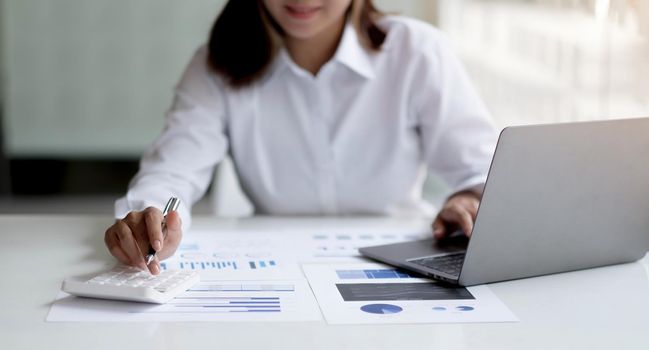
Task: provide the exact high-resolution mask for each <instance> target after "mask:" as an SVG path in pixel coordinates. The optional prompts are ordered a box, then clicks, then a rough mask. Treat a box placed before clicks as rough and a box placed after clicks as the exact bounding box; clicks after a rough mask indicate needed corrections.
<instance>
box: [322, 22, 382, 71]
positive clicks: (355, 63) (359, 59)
mask: <svg viewBox="0 0 649 350" xmlns="http://www.w3.org/2000/svg"><path fill="white" fill-rule="evenodd" d="M332 60H334V61H337V62H340V63H342V64H343V65H345V66H347V67H348V68H349V69H351V70H352V71H354V72H356V73H358V74H359V75H361V76H363V77H365V78H367V79H371V78H373V77H374V66H373V65H372V61H371V59H370V53H369V52H368V50H367V49H366V48H365V47H363V45H362V44H361V42H360V40H359V38H358V34H357V33H356V29H355V28H354V26H352V25H351V24H349V23H348V24H347V25H346V26H345V30H344V32H343V37H342V38H341V39H340V43H339V44H338V49H337V50H336V53H335V54H334V57H333V58H332Z"/></svg>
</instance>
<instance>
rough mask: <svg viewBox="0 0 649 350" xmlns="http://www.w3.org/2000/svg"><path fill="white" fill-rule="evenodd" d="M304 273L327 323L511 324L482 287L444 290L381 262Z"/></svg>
mask: <svg viewBox="0 0 649 350" xmlns="http://www.w3.org/2000/svg"><path fill="white" fill-rule="evenodd" d="M303 270H304V273H305V275H306V277H307V279H308V280H309V284H310V286H311V288H312V289H313V292H314V293H315V296H316V298H317V300H318V304H319V305H320V309H321V310H322V312H323V314H324V316H325V319H326V320H327V322H328V323H329V324H382V323H385V324H390V323H472V322H515V321H517V319H516V317H515V316H514V314H513V313H512V312H511V311H510V310H509V309H508V308H507V307H506V306H505V305H504V304H503V303H502V302H501V301H500V300H499V299H498V298H497V297H496V296H495V295H494V294H493V293H492V292H491V290H489V288H488V287H487V286H484V285H483V286H475V287H467V288H465V287H460V286H448V285H443V284H440V283H437V282H433V281H431V280H428V279H422V278H417V277H414V276H412V275H410V274H408V273H407V272H403V271H400V270H395V269H393V268H391V267H387V266H386V265H381V264H369V263H352V264H327V265H324V264H310V265H304V266H303Z"/></svg>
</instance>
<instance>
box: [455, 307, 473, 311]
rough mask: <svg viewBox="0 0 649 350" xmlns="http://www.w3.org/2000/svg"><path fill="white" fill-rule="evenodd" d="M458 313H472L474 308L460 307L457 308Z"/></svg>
mask: <svg viewBox="0 0 649 350" xmlns="http://www.w3.org/2000/svg"><path fill="white" fill-rule="evenodd" d="M455 309H456V310H458V311H472V310H473V308H472V307H471V306H458V307H456V308H455Z"/></svg>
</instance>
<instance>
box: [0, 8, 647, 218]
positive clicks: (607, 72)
mask: <svg viewBox="0 0 649 350" xmlns="http://www.w3.org/2000/svg"><path fill="white" fill-rule="evenodd" d="M375 2H376V4H377V5H378V7H379V8H380V9H382V10H384V11H386V12H389V13H398V14H404V15H408V16H413V17H417V18H420V19H423V20H425V21H429V22H431V23H433V24H434V25H436V26H438V27H439V28H441V29H442V30H444V31H445V32H447V33H448V35H449V36H450V37H451V38H452V41H453V42H454V43H455V45H456V49H457V52H458V54H459V55H460V57H461V59H462V60H463V61H464V63H465V64H466V67H467V69H468V71H469V73H470V75H471V77H472V78H473V80H474V83H475V84H476V86H477V88H478V89H479V90H480V92H481V93H482V95H483V97H484V99H485V101H486V103H487V105H488V107H489V108H490V110H491V112H492V114H493V116H494V118H495V120H496V122H497V123H498V124H499V126H501V127H502V126H506V125H516V124H530V123H545V122H561V121H576V120H591V119H610V118H629V117H638V116H649V0H407V1H406V0H400V1H395V0H392V1H390V0H377V1H375ZM224 3H225V1H224V0H191V1H176V0H137V1H133V0H56V1H54V0H0V89H1V91H0V107H1V112H0V113H1V114H0V118H1V121H2V123H1V130H0V131H1V134H0V135H1V136H0V141H2V142H1V143H0V145H1V147H2V149H1V151H2V152H0V193H1V195H0V197H1V199H0V213H10V212H11V213H17V212H45V213H47V212H52V213H60V212H70V213H86V212H92V213H105V214H107V215H110V214H111V213H112V202H113V200H114V199H115V198H117V197H118V196H120V195H121V194H122V193H124V191H125V190H126V185H127V182H128V179H129V178H130V177H131V176H132V175H133V174H134V173H135V171H136V170H137V159H138V157H139V155H140V153H141V152H142V150H143V149H144V147H145V146H146V145H147V144H149V143H150V142H151V141H152V140H153V138H154V137H155V136H156V135H157V134H158V133H159V132H160V130H161V128H162V125H163V118H164V113H165V110H166V109H167V108H168V107H169V105H170V103H171V97H172V89H173V86H174V84H175V83H176V81H177V80H178V78H179V77H180V74H181V72H182V70H183V68H184V66H185V64H186V63H187V61H188V59H189V58H190V56H191V55H192V53H193V51H194V50H195V48H196V47H197V46H199V45H200V44H201V43H202V42H204V41H205V39H206V36H207V32H208V30H209V28H210V26H211V24H212V22H213V20H214V18H215V16H216V14H217V13H218V12H219V10H220V9H221V7H222V6H223V4H224ZM227 168H228V167H227V166H226V167H225V169H220V170H219V171H218V174H217V176H216V180H215V183H214V184H213V186H212V189H211V191H212V192H211V194H210V195H209V196H208V197H206V199H205V200H203V201H201V203H200V204H199V205H198V207H197V209H196V211H197V212H199V213H218V214H221V215H239V214H245V213H247V212H249V207H248V206H247V205H246V203H245V200H244V199H242V198H241V197H240V196H239V195H238V191H237V188H236V181H235V178H234V175H233V173H232V172H231V169H230V170H228V169H227ZM230 168H231V166H230ZM444 195H445V193H444V187H443V185H442V184H441V183H440V182H439V181H437V180H435V179H434V178H432V179H431V180H430V181H428V183H427V185H426V196H427V197H428V198H430V199H431V200H432V201H433V202H438V201H440V200H441V199H442V198H443V196H444Z"/></svg>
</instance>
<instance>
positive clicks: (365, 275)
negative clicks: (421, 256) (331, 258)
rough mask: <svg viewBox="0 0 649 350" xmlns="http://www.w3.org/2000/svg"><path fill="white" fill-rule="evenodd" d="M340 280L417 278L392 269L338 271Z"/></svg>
mask: <svg viewBox="0 0 649 350" xmlns="http://www.w3.org/2000/svg"><path fill="white" fill-rule="evenodd" d="M336 275H338V278H340V279H343V280H347V279H388V278H392V279H393V278H415V277H414V276H411V275H409V274H407V273H406V272H403V271H399V270H392V269H379V270H336Z"/></svg>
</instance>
